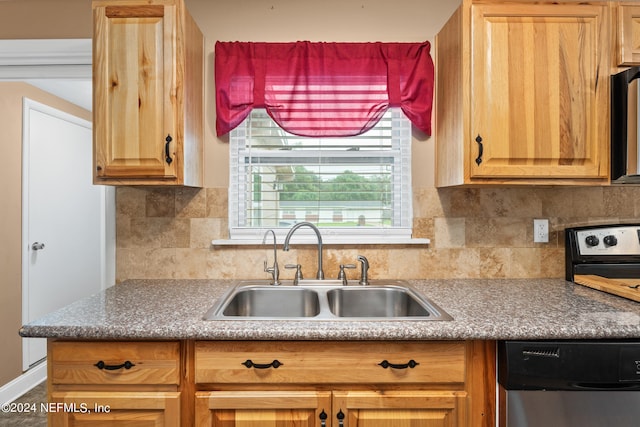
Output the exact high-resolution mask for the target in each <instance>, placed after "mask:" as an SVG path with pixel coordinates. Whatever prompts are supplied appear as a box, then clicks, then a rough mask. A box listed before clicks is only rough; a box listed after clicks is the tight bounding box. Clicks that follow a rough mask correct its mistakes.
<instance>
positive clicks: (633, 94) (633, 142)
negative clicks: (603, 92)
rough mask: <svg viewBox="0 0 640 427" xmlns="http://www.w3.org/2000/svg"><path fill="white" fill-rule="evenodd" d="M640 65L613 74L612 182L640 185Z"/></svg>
mask: <svg viewBox="0 0 640 427" xmlns="http://www.w3.org/2000/svg"><path fill="white" fill-rule="evenodd" d="M639 77H640V67H632V68H629V69H628V70H626V71H623V72H621V73H618V74H614V75H613V76H611V183H612V184H640V149H639V146H640V140H639V137H640V131H639V129H638V127H639V126H640V120H639V114H640V107H639V104H638V103H639V102H640V96H639V93H640V92H639V91H640V79H639Z"/></svg>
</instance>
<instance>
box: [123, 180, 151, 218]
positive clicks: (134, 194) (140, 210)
mask: <svg viewBox="0 0 640 427" xmlns="http://www.w3.org/2000/svg"><path fill="white" fill-rule="evenodd" d="M146 200H147V190H145V189H140V188H136V187H116V212H117V215H118V217H120V215H124V216H127V217H130V218H135V217H143V216H146V206H147V201H146Z"/></svg>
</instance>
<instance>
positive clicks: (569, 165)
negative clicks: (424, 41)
mask: <svg viewBox="0 0 640 427" xmlns="http://www.w3.org/2000/svg"><path fill="white" fill-rule="evenodd" d="M609 40H610V36H609V9H608V6H607V4H606V3H590V4H578V3H556V4H550V3H549V4H545V3H530V2H514V3H498V2H496V3H488V2H474V1H472V0H464V1H463V4H462V5H461V6H460V8H459V9H458V10H457V11H456V12H455V14H454V15H453V16H452V17H451V19H450V20H449V21H448V22H447V24H446V25H445V26H444V28H443V29H442V31H441V32H440V33H439V34H438V35H437V38H436V49H435V51H436V66H437V71H436V78H437V89H436V90H437V97H436V135H437V137H436V143H437V148H436V162H437V173H436V185H437V186H452V185H463V184H505V183H507V184H607V183H608V178H609V113H608V111H609V108H608V107H609V74H610V73H609V64H610V62H609V58H610V56H609V55H610V49H609Z"/></svg>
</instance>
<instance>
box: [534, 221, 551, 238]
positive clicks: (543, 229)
mask: <svg viewBox="0 0 640 427" xmlns="http://www.w3.org/2000/svg"><path fill="white" fill-rule="evenodd" d="M533 242H534V243H547V242H549V220H548V219H534V220H533Z"/></svg>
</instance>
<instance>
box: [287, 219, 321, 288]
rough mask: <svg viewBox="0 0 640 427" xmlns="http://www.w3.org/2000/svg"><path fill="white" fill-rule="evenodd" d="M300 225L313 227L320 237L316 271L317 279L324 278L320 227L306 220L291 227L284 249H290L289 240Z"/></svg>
mask: <svg viewBox="0 0 640 427" xmlns="http://www.w3.org/2000/svg"><path fill="white" fill-rule="evenodd" d="M300 227H309V228H311V229H312V230H313V231H314V232H315V233H316V236H317V237H318V271H317V272H316V279H318V280H324V271H322V236H321V235H320V230H318V227H316V226H315V225H313V224H311V223H310V222H306V221H303V222H299V223H297V224H296V225H294V226H293V227H291V230H289V232H288V233H287V237H285V239H284V246H283V247H282V250H283V251H288V250H289V240H290V239H291V236H292V235H293V233H294V232H295V231H296V230H297V229H298V228H300Z"/></svg>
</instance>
